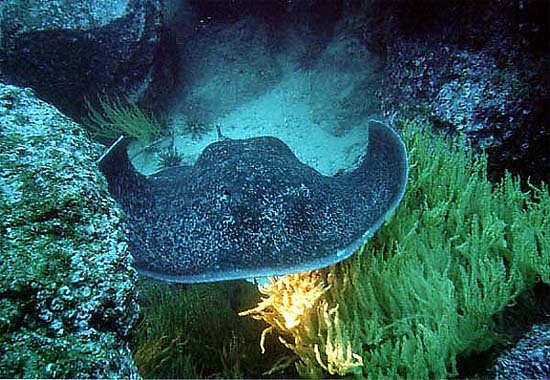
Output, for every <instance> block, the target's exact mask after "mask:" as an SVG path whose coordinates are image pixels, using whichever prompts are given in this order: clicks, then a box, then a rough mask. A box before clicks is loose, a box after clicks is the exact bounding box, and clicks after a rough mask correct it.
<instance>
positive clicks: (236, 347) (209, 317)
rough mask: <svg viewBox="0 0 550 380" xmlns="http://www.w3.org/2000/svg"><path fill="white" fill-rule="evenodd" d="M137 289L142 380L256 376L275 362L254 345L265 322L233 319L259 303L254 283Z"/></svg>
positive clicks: (146, 283) (152, 284)
mask: <svg viewBox="0 0 550 380" xmlns="http://www.w3.org/2000/svg"><path fill="white" fill-rule="evenodd" d="M138 289H139V290H140V300H139V303H140V306H141V308H142V319H141V321H140V322H139V325H138V329H137V334H136V336H137V341H136V345H135V347H134V350H133V351H134V359H135V361H136V364H137V366H138V369H139V372H140V375H141V376H143V377H144V378H195V379H197V378H206V377H209V378H213V377H214V378H243V377H258V376H259V375H261V373H262V371H265V370H266V369H267V368H269V365H270V364H269V363H271V362H272V361H273V360H274V358H273V356H270V355H261V354H260V350H259V347H258V345H257V344H256V337H257V335H258V334H259V333H260V332H261V330H262V329H263V328H264V327H265V326H264V325H263V323H260V322H257V321H252V320H250V319H244V318H239V317H238V315H237V312H238V310H242V309H243V308H246V307H250V306H252V305H253V303H254V302H255V300H256V299H257V291H256V289H255V287H254V286H253V285H252V284H250V283H247V282H244V281H233V282H225V283H220V282H218V283H206V284H194V285H183V284H167V283H162V282H157V281H153V280H149V279H142V280H140V281H139V282H138ZM277 354H278V355H279V354H280V352H278V353H277Z"/></svg>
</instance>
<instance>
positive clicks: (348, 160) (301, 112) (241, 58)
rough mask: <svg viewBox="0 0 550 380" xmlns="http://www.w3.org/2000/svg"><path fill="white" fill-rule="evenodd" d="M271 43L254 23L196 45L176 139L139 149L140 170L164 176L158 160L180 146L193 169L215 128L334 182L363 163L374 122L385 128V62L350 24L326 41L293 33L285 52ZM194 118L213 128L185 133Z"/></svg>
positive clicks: (174, 123) (188, 61) (190, 51)
mask: <svg viewBox="0 0 550 380" xmlns="http://www.w3.org/2000/svg"><path fill="white" fill-rule="evenodd" d="M232 28H233V29H234V30H232ZM232 33H233V34H232ZM258 36H259V37H258ZM266 36H267V33H266V32H265V30H264V29H262V26H261V25H259V24H258V23H257V22H255V21H253V20H244V21H241V22H239V23H237V24H231V25H224V26H223V27H219V28H212V30H209V31H207V32H204V33H202V34H199V35H194V36H193V41H195V42H194V43H192V44H191V46H186V47H185V48H184V49H183V51H182V55H184V57H182V61H183V62H184V64H185V65H186V66H184V70H185V69H186V68H188V71H189V73H188V75H189V76H190V77H191V79H190V80H186V81H185V82H184V83H183V84H182V86H181V90H180V93H178V94H177V96H176V99H175V101H174V105H173V107H172V109H171V111H170V112H171V114H170V115H169V118H168V119H169V120H170V128H171V129H172V130H173V131H174V137H173V138H165V139H164V140H163V141H161V142H160V143H157V144H155V145H154V147H153V149H144V146H145V145H144V144H140V143H136V144H133V145H132V146H130V148H129V153H130V157H131V159H132V161H133V163H134V165H135V166H136V168H137V169H138V170H139V171H141V172H142V173H144V174H151V173H154V172H156V171H158V162H159V159H158V152H159V151H161V150H163V149H166V148H167V147H169V146H170V144H171V143H172V141H173V144H174V146H175V148H176V149H177V151H178V153H180V154H181V155H182V158H183V160H182V163H183V164H188V165H189V164H193V163H194V161H195V160H196V158H197V157H198V155H199V154H200V152H201V151H202V150H203V149H204V147H206V146H207V145H208V144H210V143H212V142H214V141H217V139H218V136H217V133H216V129H215V128H214V126H215V125H219V126H220V128H221V131H222V134H223V135H224V136H225V137H228V138H232V139H242V138H249V137H253V136H275V137H278V138H280V139H281V140H283V141H284V142H285V143H286V144H287V145H288V146H289V147H290V148H291V150H292V151H293V152H294V153H295V154H296V156H297V157H298V159H299V160H300V161H302V162H304V163H305V164H307V165H309V166H311V167H313V168H314V169H316V170H318V171H319V172H320V173H322V174H324V175H333V174H335V173H336V172H338V171H339V170H345V169H347V168H350V167H352V166H353V164H354V163H355V162H357V160H358V159H359V157H360V156H361V154H362V153H363V152H364V150H365V147H366V144H367V126H368V121H369V120H370V119H377V120H379V115H378V114H377V106H376V104H377V101H376V98H375V91H376V88H377V83H378V81H379V77H380V76H379V74H378V73H379V71H378V69H379V67H380V65H379V60H378V58H377V57H375V56H373V55H371V54H370V53H368V52H367V51H366V50H364V49H363V48H362V46H361V44H360V42H359V41H358V39H357V38H358V37H357V36H356V33H355V32H354V31H353V30H351V31H350V28H349V27H348V26H346V25H340V26H339V27H338V26H337V27H336V28H335V31H334V33H333V35H332V36H331V37H329V38H326V39H325V40H323V41H320V40H315V37H314V36H313V35H312V34H308V33H307V31H306V32H304V31H300V30H296V29H293V28H289V29H288V30H286V31H282V32H281V33H280V34H279V35H278V37H276V38H277V39H278V41H277V44H278V45H279V46H278V48H277V49H273V47H272V46H271V45H272V44H273V38H272V36H271V37H269V36H267V37H266ZM205 46H206V48H204V47H205ZM310 46H314V47H315V49H311V48H310ZM304 62H307V63H304ZM258 72H259V73H261V75H258ZM262 75H263V76H262ZM263 77H265V78H266V79H265V82H264V83H262V78H263ZM197 105H198V106H199V107H197ZM197 108H200V112H198V111H197ZM191 113H195V115H194V116H189V115H190V114H191ZM197 114H198V115H200V116H198V117H197V116H196V115H197ZM191 119H194V120H195V119H202V120H205V123H207V124H208V125H211V126H212V127H213V128H212V129H210V130H209V131H208V132H207V133H205V134H203V135H201V136H199V137H197V136H192V135H191V134H190V133H189V132H188V131H186V128H185V124H186V123H187V122H189V120H191Z"/></svg>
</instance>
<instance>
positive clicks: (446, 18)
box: [364, 0, 550, 181]
mask: <svg viewBox="0 0 550 380" xmlns="http://www.w3.org/2000/svg"><path fill="white" fill-rule="evenodd" d="M549 11H550V6H549V3H548V2H545V1H538V0H526V1H521V2H517V1H513V0H504V1H499V2H463V3H460V4H459V3H455V2H440V1H420V2H389V3H388V2H387V1H380V0H369V1H368V2H366V3H365V17H366V22H365V28H364V30H365V32H364V37H365V43H366V44H367V46H368V47H369V48H371V49H374V50H375V51H378V52H381V53H384V55H385V56H386V63H387V65H386V77H385V80H384V83H383V85H382V88H381V98H382V104H383V108H384V112H385V113H386V114H387V115H397V116H401V117H405V118H418V119H419V120H422V121H427V122H429V123H431V124H433V125H434V126H437V127H438V128H442V129H445V130H446V131H447V132H450V133H455V132H459V133H461V134H464V135H465V136H467V138H468V140H469V141H470V142H471V145H472V147H473V148H475V149H476V150H484V151H486V152H487V153H489V158H490V160H489V163H490V169H491V171H495V172H497V173H502V172H503V170H504V169H508V170H510V171H512V172H514V173H518V174H521V175H523V176H525V177H527V176H531V177H532V178H533V177H535V178H536V179H544V180H546V181H548V180H550V177H549V175H548V173H549V172H550V171H549V169H550V158H549V157H548V155H547V153H546V146H548V143H549V142H550V128H548V120H550V115H549V113H548V107H547V103H548V101H547V99H548V98H549V96H550V93H549V88H550V75H549V71H548V70H547V66H548V65H547V62H548V58H549V50H548V43H547V39H548V38H547V36H548V30H549V27H550V26H549V19H548V17H547V15H548V12H549Z"/></svg>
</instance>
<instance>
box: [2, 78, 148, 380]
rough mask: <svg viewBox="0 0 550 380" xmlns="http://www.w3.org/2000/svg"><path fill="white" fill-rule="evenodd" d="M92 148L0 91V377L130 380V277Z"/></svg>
mask: <svg viewBox="0 0 550 380" xmlns="http://www.w3.org/2000/svg"><path fill="white" fill-rule="evenodd" d="M97 154H98V146H97V145H95V144H93V143H91V142H90V141H89V140H88V139H87V137H86V135H85V133H84V131H83V130H82V129H81V128H80V127H79V126H78V125H77V124H75V123H74V122H72V121H71V120H70V119H69V118H67V117H65V116H64V115H62V114H61V113H60V112H59V111H58V110H57V109H55V108H54V107H52V106H50V105H48V104H46V103H44V102H42V101H40V100H39V99H37V98H36V97H35V96H34V94H33V92H32V91H31V90H26V89H21V88H18V87H14V86H7V85H3V84H0V221H1V224H0V237H1V240H0V377H25V378H33V377H39V378H54V377H55V378H60V377H73V378H83V377H84V378H92V377H93V378H98V377H100V378H112V377H125V378H135V377H137V370H136V367H135V364H134V362H133V359H132V355H131V352H130V349H129V346H128V345H129V337H130V332H131V331H132V328H133V326H134V324H135V322H136V319H137V315H138V306H137V303H136V300H135V288H134V284H135V277H136V274H135V272H134V270H133V269H132V267H131V262H132V258H131V256H130V254H129V252H128V250H127V244H126V236H125V233H124V229H123V219H122V213H121V211H120V210H119V209H118V208H117V207H116V205H115V203H114V201H113V200H112V199H111V198H110V197H109V194H108V192H107V184H106V182H105V180H104V179H103V177H102V176H101V174H100V173H99V171H98V170H97V168H96V165H95V162H94V157H96V156H97Z"/></svg>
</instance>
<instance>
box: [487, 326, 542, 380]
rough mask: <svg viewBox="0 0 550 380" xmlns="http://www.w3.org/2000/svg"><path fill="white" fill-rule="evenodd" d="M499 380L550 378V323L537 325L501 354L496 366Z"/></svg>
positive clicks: (496, 375) (540, 379) (538, 379)
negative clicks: (511, 347)
mask: <svg viewBox="0 0 550 380" xmlns="http://www.w3.org/2000/svg"><path fill="white" fill-rule="evenodd" d="M495 377H496V379H497V380H523V379H525V380H526V379H530V380H544V379H549V378H550V325H549V324H543V325H535V326H533V328H532V329H531V331H529V333H528V334H526V336H525V337H524V338H523V339H521V340H520V341H519V342H518V344H517V345H516V346H515V347H514V348H513V349H511V350H510V351H508V352H506V353H505V354H503V355H501V356H500V357H499V359H498V360H497V365H496V366H495Z"/></svg>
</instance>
